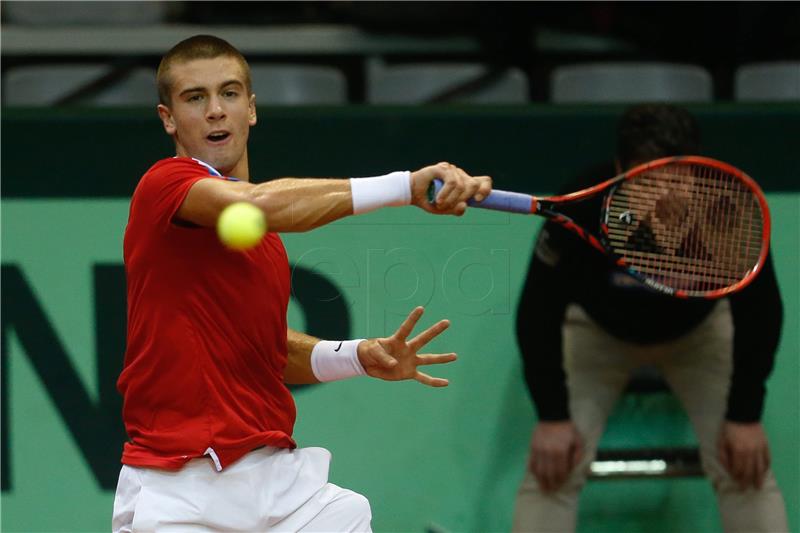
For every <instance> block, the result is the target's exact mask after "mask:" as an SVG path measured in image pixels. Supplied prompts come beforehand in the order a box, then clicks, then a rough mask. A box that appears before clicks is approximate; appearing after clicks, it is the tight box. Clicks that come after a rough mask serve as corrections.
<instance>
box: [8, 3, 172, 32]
mask: <svg viewBox="0 0 800 533" xmlns="http://www.w3.org/2000/svg"><path fill="white" fill-rule="evenodd" d="M169 9H170V5H169V2H125V1H117V2H96V1H95V2H85V1H73V2H63V1H62V2H3V15H4V16H5V19H6V21H7V22H9V23H11V24H24V25H31V26H69V25H88V24H127V25H130V24H136V25H144V24H157V23H159V22H163V21H164V20H165V19H166V17H167V11H168V10H169Z"/></svg>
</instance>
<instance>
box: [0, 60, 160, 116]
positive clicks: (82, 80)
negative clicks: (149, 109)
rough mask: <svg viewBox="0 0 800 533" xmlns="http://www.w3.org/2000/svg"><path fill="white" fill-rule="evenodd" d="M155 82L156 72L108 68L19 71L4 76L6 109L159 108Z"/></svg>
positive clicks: (59, 67)
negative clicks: (23, 107) (63, 107)
mask: <svg viewBox="0 0 800 533" xmlns="http://www.w3.org/2000/svg"><path fill="white" fill-rule="evenodd" d="M155 78H156V74H155V71H154V70H153V69H149V68H143V67H117V68H115V67H112V66H111V65H106V64H64V65H36V66H25V67H15V68H10V69H9V70H8V71H6V72H5V73H4V74H3V105H8V106H52V105H61V104H78V105H89V106H143V105H153V106H155V105H156V104H157V103H158V93H157V91H156V86H155Z"/></svg>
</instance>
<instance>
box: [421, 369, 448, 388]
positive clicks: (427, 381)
mask: <svg viewBox="0 0 800 533" xmlns="http://www.w3.org/2000/svg"><path fill="white" fill-rule="evenodd" d="M414 379H415V380H417V381H419V382H420V383H422V384H423V385H427V386H429V387H447V385H449V384H450V382H449V381H448V380H446V379H444V378H435V377H433V376H429V375H428V374H426V373H424V372H420V371H419V370H418V371H417V373H416V374H415V375H414Z"/></svg>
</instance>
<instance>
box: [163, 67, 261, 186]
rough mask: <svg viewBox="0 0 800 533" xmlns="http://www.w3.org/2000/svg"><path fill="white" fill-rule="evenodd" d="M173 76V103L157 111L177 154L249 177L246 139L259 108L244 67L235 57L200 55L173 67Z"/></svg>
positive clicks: (171, 76) (231, 173)
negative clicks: (200, 57)
mask: <svg viewBox="0 0 800 533" xmlns="http://www.w3.org/2000/svg"><path fill="white" fill-rule="evenodd" d="M170 78H171V84H172V89H171V95H170V96H171V98H170V105H169V107H167V106H164V105H159V106H158V113H159V116H160V117H161V120H162V122H163V123H164V129H165V130H166V132H167V133H168V134H170V135H172V136H173V137H174V139H175V145H176V150H177V154H178V155H179V156H184V157H195V158H197V159H200V160H202V161H204V162H206V163H208V164H209V165H211V166H213V167H214V168H216V169H217V170H219V171H220V172H221V173H223V174H225V175H229V176H235V177H237V178H241V179H249V172H248V169H247V138H248V135H249V133H250V127H251V126H254V125H255V123H256V108H255V96H254V95H249V94H247V88H246V85H245V74H244V71H243V67H242V65H241V64H240V63H239V62H238V61H237V60H236V59H234V58H231V57H217V58H213V59H196V60H192V61H188V62H186V63H179V64H176V65H173V66H172V67H171V68H170Z"/></svg>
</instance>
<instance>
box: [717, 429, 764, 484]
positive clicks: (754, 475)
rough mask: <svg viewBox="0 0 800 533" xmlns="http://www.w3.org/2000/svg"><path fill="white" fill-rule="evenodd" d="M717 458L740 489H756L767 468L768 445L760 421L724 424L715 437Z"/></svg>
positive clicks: (761, 481)
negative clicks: (717, 438)
mask: <svg viewBox="0 0 800 533" xmlns="http://www.w3.org/2000/svg"><path fill="white" fill-rule="evenodd" d="M718 451H719V459H720V462H721V463H722V466H724V467H725V469H726V470H727V471H728V472H729V473H730V474H731V477H733V479H735V480H736V481H737V482H738V483H739V486H740V487H741V489H742V490H744V489H747V488H748V487H751V486H752V487H755V488H760V487H761V485H762V484H763V483H764V476H765V475H766V473H767V470H768V469H769V465H770V461H771V459H770V454H769V443H768V442H767V435H766V434H765V433H764V427H763V426H762V425H761V423H760V422H753V423H739V422H730V421H725V423H723V425H722V431H721V432H720V437H719V446H718Z"/></svg>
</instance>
